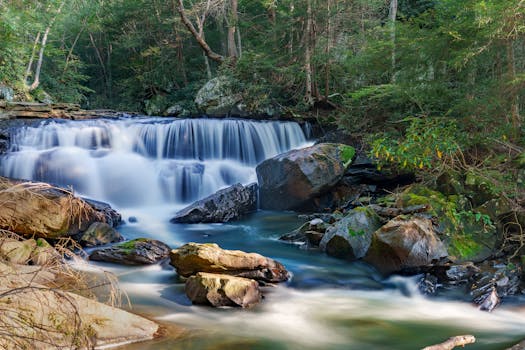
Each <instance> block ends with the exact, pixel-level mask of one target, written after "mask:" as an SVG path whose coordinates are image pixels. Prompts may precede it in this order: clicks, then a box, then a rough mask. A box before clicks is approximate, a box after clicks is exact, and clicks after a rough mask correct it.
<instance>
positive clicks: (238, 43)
mask: <svg viewBox="0 0 525 350" xmlns="http://www.w3.org/2000/svg"><path fill="white" fill-rule="evenodd" d="M236 33H237V51H238V54H239V58H241V57H242V42H241V30H240V29H239V26H237V31H236Z"/></svg>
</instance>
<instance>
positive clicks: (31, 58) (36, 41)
mask: <svg viewBox="0 0 525 350" xmlns="http://www.w3.org/2000/svg"><path fill="white" fill-rule="evenodd" d="M39 42H40V32H38V33H37V34H36V38H35V42H34V43H33V50H32V51H31V57H30V58H29V63H28V65H27V70H26V74H25V75H24V84H27V79H29V75H30V74H31V69H33V61H34V60H35V52H36V48H37V46H38V43H39Z"/></svg>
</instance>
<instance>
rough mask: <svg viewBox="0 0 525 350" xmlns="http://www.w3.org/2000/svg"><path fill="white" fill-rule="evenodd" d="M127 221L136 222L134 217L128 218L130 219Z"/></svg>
mask: <svg viewBox="0 0 525 350" xmlns="http://www.w3.org/2000/svg"><path fill="white" fill-rule="evenodd" d="M128 221H129V222H130V223H135V222H138V220H137V218H136V217H135V216H130V217H129V218H128Z"/></svg>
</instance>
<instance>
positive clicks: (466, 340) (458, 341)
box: [422, 335, 476, 350]
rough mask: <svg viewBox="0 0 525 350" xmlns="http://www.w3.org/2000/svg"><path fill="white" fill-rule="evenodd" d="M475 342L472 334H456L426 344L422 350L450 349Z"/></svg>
mask: <svg viewBox="0 0 525 350" xmlns="http://www.w3.org/2000/svg"><path fill="white" fill-rule="evenodd" d="M475 342H476V338H475V337H474V336H473V335H458V336H456V337H451V338H448V339H447V340H446V341H444V342H443V343H439V344H436V345H431V346H427V347H425V348H423V349H422V350H452V349H454V348H455V347H457V346H465V345H468V344H472V343H475Z"/></svg>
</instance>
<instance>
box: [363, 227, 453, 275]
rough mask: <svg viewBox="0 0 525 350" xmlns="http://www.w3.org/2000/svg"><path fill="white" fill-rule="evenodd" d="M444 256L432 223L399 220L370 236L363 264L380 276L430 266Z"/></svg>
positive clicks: (444, 251) (443, 249)
mask: <svg viewBox="0 0 525 350" xmlns="http://www.w3.org/2000/svg"><path fill="white" fill-rule="evenodd" d="M447 255H448V253H447V250H446V248H445V246H444V244H443V243H442V242H441V240H440V239H439V237H438V236H437V235H436V233H435V232H434V229H433V226H432V221H430V220H429V219H425V218H419V217H412V218H410V219H404V218H402V217H398V218H395V219H393V220H391V221H389V222H388V223H387V224H386V225H384V226H383V227H381V228H380V229H379V230H377V231H376V232H374V234H373V235H372V243H371V245H370V248H369V250H368V252H367V254H366V256H365V258H364V260H365V261H366V262H368V263H370V264H371V265H373V266H375V267H376V268H377V269H378V270H379V271H380V272H382V273H383V274H390V273H393V272H398V271H401V270H403V269H408V268H417V267H421V266H426V265H430V264H431V263H432V261H433V260H437V259H440V258H443V257H446V256H447Z"/></svg>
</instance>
